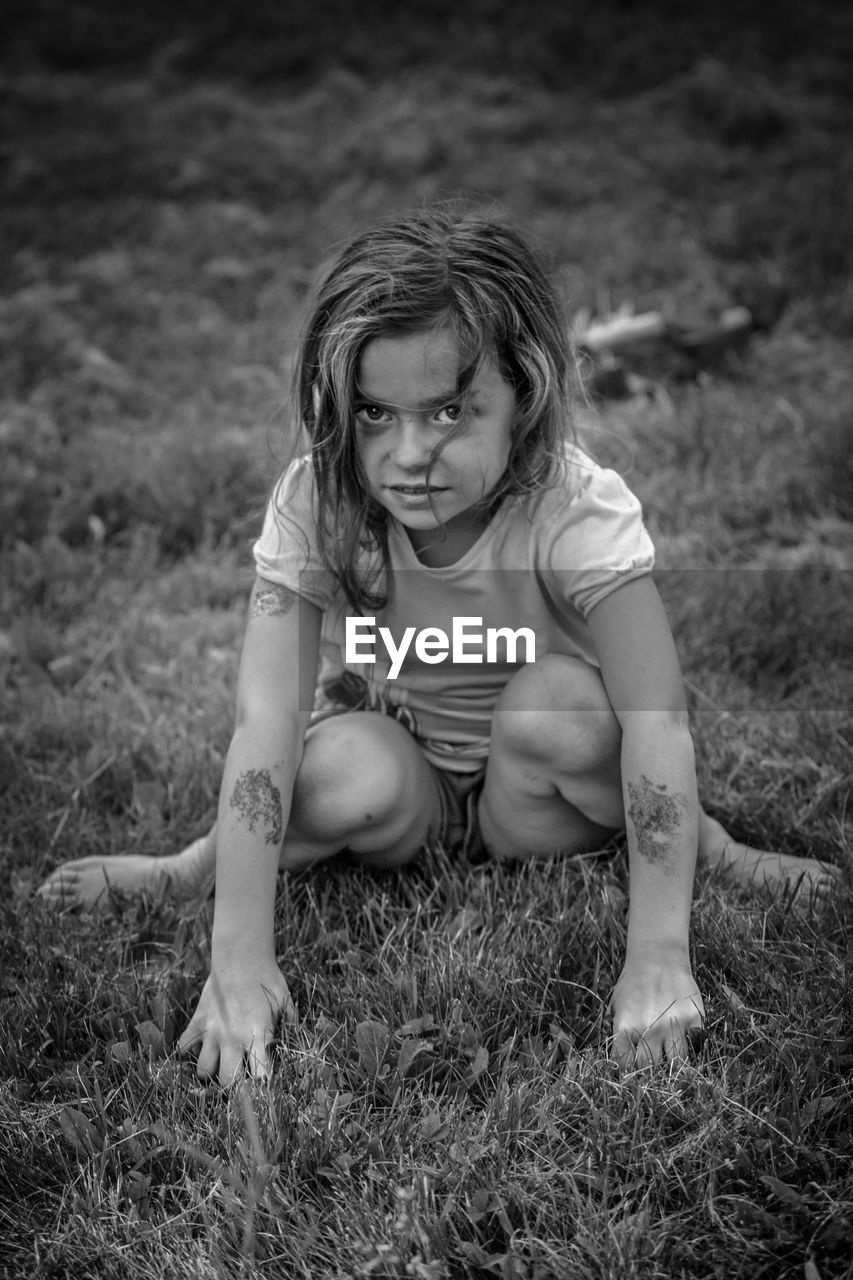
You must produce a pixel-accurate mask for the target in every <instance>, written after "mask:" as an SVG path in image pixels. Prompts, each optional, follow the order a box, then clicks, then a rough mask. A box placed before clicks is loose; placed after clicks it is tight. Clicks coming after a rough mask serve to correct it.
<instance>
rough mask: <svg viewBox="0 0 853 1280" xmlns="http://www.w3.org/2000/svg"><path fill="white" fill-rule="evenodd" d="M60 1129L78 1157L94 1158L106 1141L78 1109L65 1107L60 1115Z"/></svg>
mask: <svg viewBox="0 0 853 1280" xmlns="http://www.w3.org/2000/svg"><path fill="white" fill-rule="evenodd" d="M59 1127H60V1129H61V1130H62V1134H63V1137H64V1138H65V1140H66V1141H67V1142H68V1144H69V1146H71V1147H72V1148H73V1149H74V1150H75V1151H76V1152H77V1154H78V1155H80V1154H81V1153H82V1154H85V1155H87V1156H92V1155H94V1154H95V1152H96V1151H101V1150H102V1149H103V1146H104V1139H103V1138H102V1136H101V1134H100V1133H99V1132H98V1130H97V1129H96V1128H95V1126H94V1125H93V1124H92V1122H91V1120H89V1119H88V1118H87V1117H86V1116H84V1115H83V1112H82V1111H78V1110H77V1108H76V1107H63V1108H62V1110H61V1111H60V1113H59Z"/></svg>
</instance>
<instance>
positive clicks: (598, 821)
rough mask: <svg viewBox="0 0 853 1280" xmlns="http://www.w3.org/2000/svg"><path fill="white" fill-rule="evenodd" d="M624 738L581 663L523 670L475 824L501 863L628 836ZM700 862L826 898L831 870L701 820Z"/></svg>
mask: <svg viewBox="0 0 853 1280" xmlns="http://www.w3.org/2000/svg"><path fill="white" fill-rule="evenodd" d="M620 748H621V729H620V726H619V724H618V721H617V720H616V717H615V715H614V713H613V709H612V707H611V706H610V702H609V700H608V698H607V694H606V692H605V689H604V685H603V683H602V681H601V677H600V676H599V674H598V672H597V671H596V670H595V668H594V667H590V666H589V665H588V664H586V663H584V662H581V661H579V660H577V659H573V658H568V657H564V656H561V655H557V654H551V655H548V656H547V657H546V658H544V659H542V660H540V661H539V662H537V663H536V664H535V665H534V664H531V665H530V666H527V667H524V668H522V670H521V671H519V672H518V673H517V674H516V675H515V676H514V677H513V678H512V680H510V682H509V684H508V685H507V686H506V688H505V689H504V691H503V693H502V694H501V697H500V698H499V699H498V703H497V706H496V708H495V714H494V718H493V721H492V746H491V752H490V756H489V763H488V767H487V769H486V777H485V782H484V785H483V793H482V796H481V799H480V808H479V819H480V831H481V834H482V836H483V841H484V843H485V845H486V847H487V849H489V850H490V851H491V852H492V853H493V854H495V855H496V856H497V857H502V858H525V857H535V856H537V855H542V854H545V853H551V852H554V851H556V850H562V851H565V852H569V853H583V852H590V851H592V850H594V849H598V848H601V846H602V845H603V844H605V843H606V841H607V839H608V838H609V836H610V835H612V834H613V832H614V831H617V830H623V829H624V826H625V810H624V804H623V799H622V783H621V777H620V769H619V756H620ZM699 857H700V859H702V860H703V861H705V862H706V863H708V864H709V865H711V866H719V867H721V869H723V870H725V871H727V872H729V873H731V874H732V875H733V876H734V877H735V878H736V879H738V880H740V881H743V882H744V883H751V884H762V883H765V884H771V885H772V884H779V883H789V884H792V885H796V884H798V883H799V885H800V887H801V888H803V889H805V890H807V891H808V890H811V889H816V890H817V892H818V893H819V894H824V893H826V892H829V891H830V889H831V887H832V886H833V884H834V882H835V877H834V876H833V874H832V869H831V868H830V869H826V868H824V867H823V866H822V864H821V863H820V862H817V861H816V860H814V859H811V858H798V857H794V856H793V855H790V854H780V853H770V852H767V851H764V850H760V849H753V848H750V847H749V846H748V845H743V844H739V843H738V842H737V841H736V840H733V839H732V838H731V836H729V834H728V833H727V832H726V831H725V829H724V828H723V827H722V826H721V825H720V823H719V822H717V821H716V820H715V819H713V818H710V817H709V816H708V815H707V814H706V813H704V812H703V811H702V810H701V809H700V811H699Z"/></svg>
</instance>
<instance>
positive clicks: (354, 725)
mask: <svg viewBox="0 0 853 1280" xmlns="http://www.w3.org/2000/svg"><path fill="white" fill-rule="evenodd" d="M440 821H441V805H440V800H439V795H438V788H437V786H436V783H435V779H434V778H433V774H432V770H431V769H430V766H429V765H428V764H427V762H426V760H425V758H424V756H423V753H422V752H421V749H420V747H419V746H418V745H417V743H416V742H415V740H414V738H413V737H412V736H411V734H410V733H409V732H408V731H407V730H406V729H404V728H403V726H402V725H400V724H398V723H397V722H396V721H395V720H391V719H389V718H388V717H387V716H382V715H379V714H377V713H375V712H354V713H351V714H347V715H341V716H334V717H332V718H330V719H328V720H324V721H322V722H321V723H320V724H318V725H316V726H315V727H314V728H313V729H311V730H309V732H308V734H307V736H306V740H305V751H304V754H303V758H302V763H301V765H300V768H299V772H298V774H297V776H296V783H295V786H294V794H293V804H292V806H291V814H290V821H289V823H288V828H287V832H286V834H285V838H284V844H283V847H282V852H281V858H280V863H279V865H280V867H281V868H283V869H286V870H291V871H292V870H298V869H301V868H303V867H308V866H311V865H312V864H313V863H315V862H321V861H323V860H324V859H326V858H330V857H332V856H333V855H334V854H336V853H341V852H342V851H343V850H344V849H347V850H349V851H350V852H351V853H352V854H353V856H354V858H355V859H356V860H358V861H359V862H361V863H362V864H364V865H366V866H370V867H373V868H376V869H384V868H389V867H395V866H402V865H403V864H404V863H406V862H408V861H410V860H411V859H412V858H413V857H414V856H415V854H416V853H417V852H418V850H419V849H420V848H421V846H422V845H423V844H424V842H425V841H426V840H427V838H428V837H429V836H430V835H431V834H432V833H434V832H436V831H437V830H438V827H439V825H440ZM215 866H216V826H215V825H214V826H213V827H212V828H211V830H210V831H209V832H208V834H207V835H206V836H203V837H202V838H201V839H200V840H196V841H194V842H193V844H191V845H188V846H187V848H186V849H183V850H181V852H180V853H176V854H169V855H166V856H164V857H152V856H146V855H141V854H128V855H119V856H115V857H112V856H111V857H97V856H93V857H89V858H80V859H77V860H75V861H72V862H66V863H63V864H62V865H61V866H60V867H57V869H56V870H55V871H54V872H53V874H52V875H51V876H49V877H48V879H47V880H46V881H45V883H44V885H42V887H41V890H40V893H41V894H42V896H44V897H46V898H50V899H53V900H56V901H62V902H63V903H64V904H66V905H78V906H94V905H95V904H96V903H97V902H98V900H99V899H102V898H104V896H105V895H106V894H107V893H108V891H109V889H110V888H114V889H119V890H122V891H123V892H134V891H138V890H140V889H149V890H156V889H157V888H158V887H160V886H161V885H163V884H164V883H165V884H166V885H168V887H169V889H170V890H171V892H173V893H174V894H175V895H176V896H195V895H197V894H198V893H200V892H202V891H203V889H204V888H205V887H206V886H207V885H209V884H211V883H212V881H213V876H214V872H215Z"/></svg>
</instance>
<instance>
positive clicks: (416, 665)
mask: <svg viewBox="0 0 853 1280" xmlns="http://www.w3.org/2000/svg"><path fill="white" fill-rule="evenodd" d="M566 449H567V467H566V477H565V480H564V482H562V483H560V484H559V485H557V486H555V487H553V488H544V489H541V490H539V491H537V492H536V493H535V494H530V495H524V496H518V497H512V498H508V499H506V500H505V501H504V502H503V504H502V505H501V507H500V508H499V510H498V511H497V512H496V514H495V515H494V517H493V518H492V520H491V522H490V524H489V525H488V526H487V528H486V529H485V530H484V531H483V533H482V534H481V536H480V537H479V538H478V539H477V541H476V542H475V543H474V545H473V546H472V547H470V548H469V549H468V550H467V551H466V552H465V554H464V555H463V556H462V557H461V559H459V560H458V561H457V562H456V563H455V564H452V565H449V566H446V567H442V568H429V567H427V566H425V565H423V564H421V563H420V561H419V560H418V558H417V556H416V554H415V551H414V549H413V548H412V545H411V543H410V541H409V538H408V535H407V533H406V530H405V528H404V527H403V526H402V525H401V524H399V523H398V522H397V521H396V520H395V519H394V518H393V517H392V516H390V515H389V517H388V558H389V568H388V573H387V576H386V577H385V578H384V579H382V580H381V581H382V586H383V589H384V591H385V593H387V602H386V604H385V606H384V607H383V608H381V609H378V610H377V611H376V613H375V614H373V615H368V616H372V617H373V619H374V622H373V623H372V624H368V623H366V622H364V623H359V624H358V633H359V644H358V650H357V651H358V654H359V656H368V655H370V654H372V655H373V656H374V658H375V660H374V661H373V662H369V661H353V660H350V661H347V660H346V619H347V617H348V616H349V617H350V618H352V617H354V616H360V615H355V612H354V610H353V609H352V607H351V605H350V604H349V602H348V601H347V600H346V598H345V596H344V594H343V591H342V590H341V588H340V587H339V586H338V584H337V583H336V581H335V579H334V576H333V575H332V573H331V572H330V571H329V570H328V569H327V568H326V567H325V565H324V564H323V562H322V560H321V558H320V555H319V551H318V547H317V538H316V534H315V525H316V509H315V494H314V478H313V468H312V464H311V456H310V454H307V455H305V456H303V457H301V458H297V459H296V460H295V461H294V462H293V463H291V465H290V466H289V467H288V469H287V471H286V472H285V473H284V475H283V476H282V478H281V480H280V481H279V483H278V485H277V487H276V491H275V493H274V494H273V497H272V499H271V500H270V502H269V504H268V506H267V512H266V517H265V520H264V525H263V530H262V532H261V536H260V537H259V539H258V540H257V542H256V543H255V546H254V555H255V564H256V568H257V572H258V574H259V575H260V576H261V577H263V578H266V579H268V580H269V581H270V582H275V583H278V584H280V585H281V586H284V587H287V588H289V589H290V590H292V591H296V592H297V593H298V594H300V595H302V596H304V597H305V598H306V599H308V600H310V601H311V602H312V603H313V604H315V605H317V606H318V607H319V608H320V609H321V610H322V611H323V621H322V627H321V648H320V668H319V675H318V692H317V701H316V706H315V709H316V710H317V712H318V713H319V712H322V711H323V710H326V709H328V708H329V706H330V705H332V704H340V703H341V702H342V701H343V702H345V703H348V704H349V705H361V706H365V707H371V708H382V709H385V710H388V709H389V704H390V709H391V710H392V711H393V712H394V713H397V714H399V717H400V718H401V719H403V720H404V721H405V722H406V723H407V724H408V725H409V727H410V728H411V729H412V731H413V732H414V733H415V734H416V735H417V737H418V738H419V740H420V742H421V745H422V746H423V749H424V752H425V754H426V756H427V758H428V759H429V760H431V761H432V763H434V764H436V765H438V766H439V767H440V768H445V769H450V770H454V771H457V772H470V771H471V770H473V769H477V768H479V767H481V766H482V764H483V763H484V761H485V759H486V757H487V756H488V750H489V734H490V726H491V718H492V712H493V710H494V706H495V703H496V701H497V699H498V696H499V695H500V693H501V690H502V689H503V687H504V685H505V684H506V683H507V681H508V680H509V679H510V677H511V676H512V675H513V674H514V672H515V671H517V670H518V669H519V668H520V667H521V666H523V665H524V662H525V660H526V658H527V657H529V656H530V647H529V644H528V642H527V640H526V638H525V636H524V635H523V634H519V636H518V637H517V638H516V641H515V644H514V648H515V652H514V653H513V652H512V649H513V644H512V643H509V642H508V641H507V637H506V634H505V629H509V630H510V631H512V632H517V631H519V629H520V628H528V629H529V630H530V631H532V632H533V634H534V636H535V657H534V660H536V659H539V658H541V657H543V656H544V655H545V654H548V653H561V654H567V655H569V656H571V657H576V658H581V659H583V661H585V662H588V663H591V664H592V665H596V666H597V665H598V664H597V661H596V656H595V652H594V649H593V646H592V642H591V638H590V634H589V628H588V626H587V622H586V618H587V616H588V615H589V613H590V610H591V609H592V608H593V607H594V606H595V605H596V604H598V603H599V601H601V600H603V599H604V598H605V597H606V596H607V595H609V594H610V592H611V591H613V590H615V589H616V588H617V587H620V586H622V585H623V584H624V583H626V582H629V581H631V579H633V578H636V577H639V576H641V575H643V574H646V573H649V572H650V571H651V569H652V567H653V564H654V547H653V545H652V541H651V538H650V537H649V535H648V533H647V531H646V528H645V525H644V524H643V516H642V509H641V507H640V503H639V501H638V499H637V498H636V497H635V496H634V494H633V493H631V491H630V489H629V488H628V487H627V485H626V484H625V482H624V481H623V480H622V478H621V477H620V476H619V475H618V474H617V473H616V472H614V471H609V470H606V469H604V468H602V467H600V466H598V465H597V464H596V463H595V462H593V461H592V460H591V459H590V458H589V457H588V456H587V455H586V454H585V453H583V451H582V450H581V449H580V448H578V447H577V446H575V445H567V446H566ZM461 618H466V619H470V620H472V621H470V622H468V623H466V624H462V628H461V630H462V631H463V632H464V635H462V636H461V639H462V643H461V645H457V646H456V648H455V651H454V648H453V646H452V645H451V646H450V649H449V651H448V652H446V653H445V655H444V656H443V658H442V659H441V660H440V661H436V662H432V663H430V662H428V661H424V660H422V658H421V657H419V656H418V654H417V652H416V643H415V641H416V638H417V635H418V633H419V632H421V631H423V630H424V629H426V628H430V629H433V631H434V629H438V630H439V631H441V632H444V633H445V634H446V636H447V637H448V640H449V641H450V640H451V639H452V637H453V633H454V619H455V620H456V625H457V631H459V630H460V623H459V619H461ZM351 625H352V624H351ZM380 627H385V628H387V629H388V631H389V633H390V636H391V637H392V638H393V649H394V650H400V649H401V642H402V640H403V636H404V632H405V631H406V629H407V628H411V627H414V628H415V632H414V635H413V636H411V637H410V642H409V647H408V650H407V651H406V654H405V657H404V658H402V661H400V660H399V659H398V660H397V665H398V668H399V670H398V673H397V674H396V676H395V678H393V679H392V678H390V673H391V671H392V670H393V669H394V662H393V654H392V653H391V652H390V651H389V649H388V648H386V646H385V644H384V643H383V639H382V637H381V635H380V632H379V628H380ZM490 632H494V633H497V634H495V635H493V636H492V637H490V634H489V633H490ZM501 632H504V634H500V633H501ZM371 636H372V637H373V639H371ZM433 639H435V637H434V635H433ZM421 652H422V654H423V653H425V654H429V653H432V654H433V655H434V656H435V655H436V654H440V653H441V646H440V644H434V645H433V646H432V648H431V649H430V647H429V645H422V646H421ZM478 659H479V660H478ZM345 673H349V674H345ZM342 677H343V679H342ZM354 689H355V690H358V691H360V693H361V694H363V697H362V698H361V700H360V701H359V700H358V699H356V700H355V701H352V700H351V695H352V691H353V690H354ZM342 690H347V695H346V697H342V694H341V691H342Z"/></svg>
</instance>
